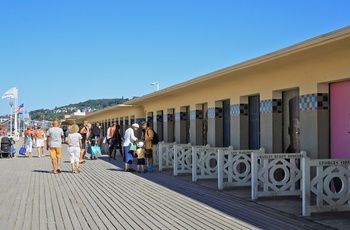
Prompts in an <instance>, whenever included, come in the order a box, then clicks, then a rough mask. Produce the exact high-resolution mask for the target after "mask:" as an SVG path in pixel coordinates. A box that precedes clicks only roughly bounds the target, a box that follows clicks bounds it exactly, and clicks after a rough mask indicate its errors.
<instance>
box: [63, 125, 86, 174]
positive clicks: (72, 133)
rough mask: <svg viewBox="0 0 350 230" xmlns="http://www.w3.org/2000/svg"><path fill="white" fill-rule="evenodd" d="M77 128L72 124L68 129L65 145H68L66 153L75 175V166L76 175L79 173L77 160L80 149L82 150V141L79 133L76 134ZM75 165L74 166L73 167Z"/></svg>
mask: <svg viewBox="0 0 350 230" xmlns="http://www.w3.org/2000/svg"><path fill="white" fill-rule="evenodd" d="M78 131H79V127H78V126H77V125H76V124H74V125H72V126H70V128H69V134H68V137H67V143H68V145H69V148H68V152H69V155H70V158H69V159H70V163H71V165H72V173H75V166H76V170H77V172H78V173H80V168H79V158H80V149H81V148H82V139H83V137H82V136H81V134H80V133H78ZM74 165H75V166H74Z"/></svg>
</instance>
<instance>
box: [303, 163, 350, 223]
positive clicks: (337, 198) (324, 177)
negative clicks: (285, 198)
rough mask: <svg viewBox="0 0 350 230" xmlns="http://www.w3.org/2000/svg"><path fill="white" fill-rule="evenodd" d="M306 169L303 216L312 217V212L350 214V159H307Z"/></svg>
mask: <svg viewBox="0 0 350 230" xmlns="http://www.w3.org/2000/svg"><path fill="white" fill-rule="evenodd" d="M302 167H303V179H302V185H303V188H304V189H303V194H302V195H303V201H302V203H303V205H302V207H303V208H302V209H303V211H302V212H303V216H310V214H311V213H312V212H337V211H349V210H350V159H325V160H320V159H317V160H314V159H313V160H311V159H310V158H308V157H306V158H304V159H303V160H302ZM312 175H314V176H312ZM334 181H337V182H338V183H336V184H335V183H334Z"/></svg>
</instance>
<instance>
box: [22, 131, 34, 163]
mask: <svg viewBox="0 0 350 230" xmlns="http://www.w3.org/2000/svg"><path fill="white" fill-rule="evenodd" d="M23 145H24V147H25V148H26V153H25V157H32V150H33V127H32V126H28V127H27V130H26V131H25V133H24V143H23Z"/></svg>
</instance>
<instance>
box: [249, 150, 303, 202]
mask: <svg viewBox="0 0 350 230" xmlns="http://www.w3.org/2000/svg"><path fill="white" fill-rule="evenodd" d="M304 157H306V152H304V151H302V152H301V153H291V154H286V153H272V154H257V153H252V170H253V171H252V199H253V200H256V199H257V198H258V197H262V196H291V195H301V188H300V186H301V177H302V173H301V169H300V168H301V167H300V164H299V161H300V159H302V158H304ZM261 183H262V188H260V186H259V185H260V184H261Z"/></svg>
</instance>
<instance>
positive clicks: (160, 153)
mask: <svg viewBox="0 0 350 230" xmlns="http://www.w3.org/2000/svg"><path fill="white" fill-rule="evenodd" d="M158 148H159V149H158V170H159V172H161V171H162V170H163V143H162V142H160V143H159V145H158Z"/></svg>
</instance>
